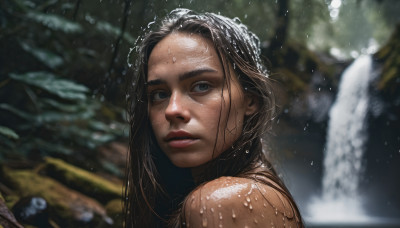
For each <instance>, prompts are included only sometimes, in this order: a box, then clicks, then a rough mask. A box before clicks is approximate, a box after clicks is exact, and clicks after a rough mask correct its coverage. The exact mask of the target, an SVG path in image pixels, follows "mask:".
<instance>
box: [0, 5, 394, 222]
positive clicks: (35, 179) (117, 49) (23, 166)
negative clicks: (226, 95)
mask: <svg viewBox="0 0 400 228" xmlns="http://www.w3.org/2000/svg"><path fill="white" fill-rule="evenodd" d="M177 7H183V8H190V9H193V10H195V11H198V12H214V13H220V14H222V15H225V16H228V17H231V18H233V17H238V18H239V19H240V20H241V21H242V22H243V23H244V24H246V25H248V27H249V28H250V30H252V31H253V32H255V33H256V34H257V35H258V36H259V37H260V40H261V41H262V46H261V48H262V54H263V56H264V57H265V58H266V59H268V64H269V67H270V69H271V72H272V77H273V78H274V79H276V80H277V84H276V87H277V88H279V89H277V94H278V95H279V100H278V104H279V109H280V115H279V116H278V118H277V122H276V124H275V126H274V132H275V136H273V137H272V138H271V148H272V151H273V155H274V157H276V161H277V164H278V166H279V167H281V169H280V170H282V173H283V176H284V179H285V180H286V181H287V182H288V185H289V188H290V189H292V191H293V194H294V196H295V198H296V200H297V201H298V202H299V204H300V207H301V209H302V210H303V211H304V210H306V203H307V200H308V199H309V197H310V194H311V193H318V191H319V190H318V189H320V178H321V173H322V159H323V151H324V143H325V136H326V128H327V121H328V112H329V108H330V106H331V104H332V103H333V101H334V99H335V95H336V93H337V90H338V82H339V80H340V75H341V73H342V72H343V70H344V69H345V68H346V67H347V66H348V65H349V64H351V62H352V61H353V60H354V59H355V58H357V57H358V56H359V55H362V54H372V55H373V56H374V60H375V62H376V68H377V69H379V72H380V77H379V78H378V79H377V80H376V81H375V82H374V83H373V85H372V86H371V90H372V91H373V92H374V94H375V96H376V97H377V98H379V100H380V101H382V102H383V104H384V106H383V107H384V108H383V109H381V110H380V112H379V113H375V114H376V115H375V114H371V117H370V123H371V124H370V126H371V127H370V135H371V137H373V139H374V140H370V143H371V145H369V146H368V148H372V149H370V150H367V154H366V158H365V160H366V161H368V162H367V164H368V165H369V166H368V167H369V168H367V171H366V172H365V173H366V178H365V180H364V182H363V186H369V184H370V183H373V186H378V187H372V188H369V189H371V190H370V191H371V192H380V191H384V190H385V188H387V194H389V195H388V196H387V197H386V198H385V199H382V200H383V201H385V202H381V203H383V205H386V207H384V210H389V211H390V212H389V213H388V215H390V216H398V215H399V205H400V203H399V202H400V197H399V196H398V194H397V195H396V194H395V192H396V191H397V192H398V191H399V190H400V187H399V185H400V183H399V181H398V180H397V179H398V178H397V177H396V175H395V174H396V173H397V174H398V173H399V168H398V166H399V164H400V163H399V162H400V134H399V131H398V129H400V128H399V127H400V123H399V122H400V121H399V117H400V89H399V84H400V76H399V74H400V73H399V66H400V53H399V52H400V29H399V26H398V25H397V23H399V22H400V15H399V14H398V12H400V1H395V0H365V1H338V0H334V1H330V0H325V1H322V0H320V1H317V0H279V1H277V0H252V1H249V0H232V1H223V0H214V1H197V0H187V1H184V0H149V1H146V0H96V1H82V0H73V1H72V0H3V1H1V2H0V163H1V165H0V196H2V197H0V198H1V199H0V201H1V202H5V205H6V206H7V207H8V208H9V209H12V211H13V212H14V214H15V216H16V217H17V219H18V220H19V221H20V222H21V223H23V224H26V225H27V226H32V227H77V226H79V227H118V226H120V224H121V198H120V195H121V193H122V180H123V177H124V166H125V158H126V152H127V137H128V133H129V126H128V125H127V121H126V119H127V115H126V111H125V88H126V86H127V85H126V82H127V81H128V80H127V79H128V78H129V77H130V71H131V69H130V68H129V65H128V62H129V59H128V53H129V51H130V50H131V48H134V46H135V40H136V39H137V37H138V36H140V35H141V34H142V33H143V31H145V30H146V29H147V28H148V26H150V25H151V24H152V22H153V21H154V20H156V19H158V18H161V17H163V16H165V15H166V14H167V13H168V12H170V11H171V10H172V9H174V8H177ZM396 25H397V27H396ZM378 151H379V153H378ZM381 176H385V177H384V178H381ZM388 183H389V184H388ZM367 188H368V187H367ZM366 191H367V192H368V190H366ZM310 192H311V193H310ZM382 200H381V199H380V198H377V200H376V201H382ZM35 202H36V204H35ZM38 202H39V203H38ZM371 202H375V201H374V200H371ZM32 204H33V205H36V206H37V205H39V206H37V208H39V209H38V210H37V213H36V214H34V215H32V217H29V216H27V215H26V213H25V214H24V213H23V212H24V210H25V209H26V208H27V207H29V206H32ZM44 204H45V206H46V207H40V205H42V206H43V205H44ZM41 208H42V209H41ZM382 211H383V210H382ZM382 211H381V208H377V209H376V212H377V213H378V214H379V212H381V213H383V212H382ZM0 213H1V208H0ZM2 219H3V220H4V221H5V220H7V221H9V222H10V221H11V220H12V219H11V220H10V218H8V217H1V218H0V224H2V223H1V221H3V220H2ZM28 224H30V225H28Z"/></svg>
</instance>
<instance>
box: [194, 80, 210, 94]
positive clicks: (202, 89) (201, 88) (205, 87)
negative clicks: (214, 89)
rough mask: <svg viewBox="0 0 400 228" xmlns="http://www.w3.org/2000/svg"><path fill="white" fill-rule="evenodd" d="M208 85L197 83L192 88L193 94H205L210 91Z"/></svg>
mask: <svg viewBox="0 0 400 228" xmlns="http://www.w3.org/2000/svg"><path fill="white" fill-rule="evenodd" d="M210 87H211V86H210V85H209V84H208V83H204V82H201V83H198V84H196V85H195V86H194V87H193V92H205V91H208V90H209V89H210Z"/></svg>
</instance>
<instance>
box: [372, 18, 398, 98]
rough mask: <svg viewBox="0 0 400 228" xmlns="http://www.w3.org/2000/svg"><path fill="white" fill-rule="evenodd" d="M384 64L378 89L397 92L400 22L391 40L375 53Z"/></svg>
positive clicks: (390, 93) (389, 92) (390, 92)
mask: <svg viewBox="0 0 400 228" xmlns="http://www.w3.org/2000/svg"><path fill="white" fill-rule="evenodd" d="M374 57H375V59H376V60H377V61H378V62H379V63H381V64H382V73H381V76H380V78H379V81H378V83H377V89H378V90H383V91H384V92H386V93H388V94H389V95H393V94H395V92H396V90H398V87H399V80H400V24H399V25H397V27H396V29H395V31H394V33H393V34H392V36H391V37H390V39H389V41H388V42H387V43H386V44H385V45H384V46H383V47H382V48H381V49H380V50H379V51H378V52H376V53H375V55H374Z"/></svg>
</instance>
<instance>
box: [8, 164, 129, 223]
mask: <svg viewBox="0 0 400 228" xmlns="http://www.w3.org/2000/svg"><path fill="white" fill-rule="evenodd" d="M1 170H2V172H1V175H0V182H1V183H4V184H5V186H6V187H5V188H7V189H9V194H8V195H7V196H6V197H5V199H6V201H8V203H9V208H11V207H12V208H13V212H14V214H15V215H16V217H17V218H18V220H19V221H20V222H22V223H24V224H28V225H31V226H34V227H120V226H121V222H120V220H121V219H122V217H121V212H122V201H121V195H122V184H121V183H114V182H111V181H108V180H106V179H104V178H102V177H100V176H98V175H95V174H93V173H90V172H88V171H85V170H83V169H81V168H78V167H75V166H73V165H70V164H67V163H65V162H64V161H62V160H60V159H55V158H49V157H48V158H45V161H44V162H43V163H41V164H39V165H38V166H37V167H35V168H34V170H21V169H11V168H9V167H6V166H3V167H2V169H1ZM2 205H4V204H2ZM104 205H107V210H106V208H105V206H104ZM107 211H109V213H107ZM110 216H113V218H111V217H110ZM10 221H11V220H10ZM0 224H1V223H0ZM16 224H17V223H16ZM3 226H4V225H3ZM4 227H7V226H4ZM9 227H17V226H9Z"/></svg>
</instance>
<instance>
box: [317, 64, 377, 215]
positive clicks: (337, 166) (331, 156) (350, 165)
mask: <svg viewBox="0 0 400 228" xmlns="http://www.w3.org/2000/svg"><path fill="white" fill-rule="evenodd" d="M371 64H372V59H371V57H370V56H361V57H359V58H358V59H357V60H356V61H355V62H354V63H353V64H352V65H350V66H349V67H348V68H347V69H346V70H345V71H344V73H343V75H342V79H341V82H340V85H339V92H338V95H337V98H336V101H335V103H334V105H333V106H332V108H331V110H330V113H329V115H330V120H329V126H328V135H327V143H326V151H325V160H324V175H323V181H322V195H321V196H320V197H318V198H315V199H313V201H312V204H311V205H310V208H309V209H310V210H309V213H310V215H311V217H312V218H313V220H314V221H315V220H318V221H320V222H324V223H325V222H340V223H341V222H347V223H349V222H350V223H351V222H365V221H366V220H367V219H368V218H367V216H366V215H365V213H364V211H363V209H362V205H361V199H360V192H359V189H358V188H359V183H360V178H361V176H362V173H363V164H362V163H363V162H362V157H363V153H364V144H365V141H366V139H367V132H366V117H367V113H368V100H369V95H368V86H369V83H370V81H371V75H372V74H371Z"/></svg>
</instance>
